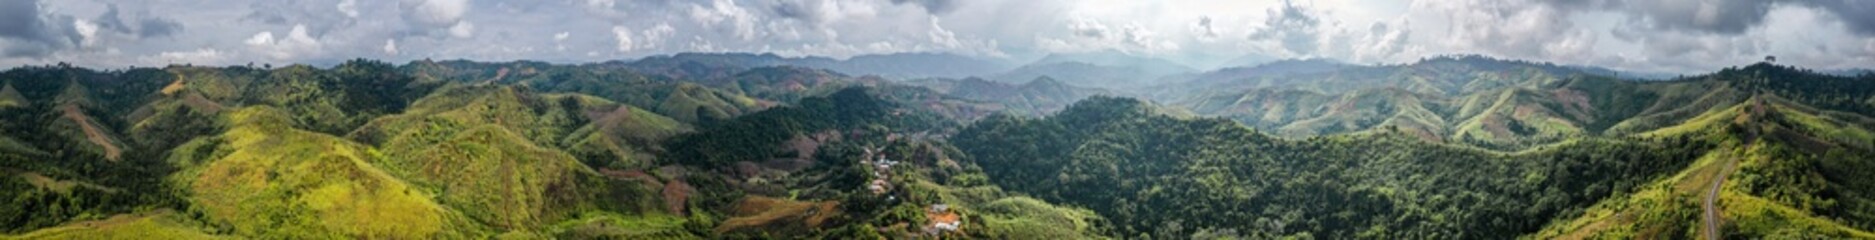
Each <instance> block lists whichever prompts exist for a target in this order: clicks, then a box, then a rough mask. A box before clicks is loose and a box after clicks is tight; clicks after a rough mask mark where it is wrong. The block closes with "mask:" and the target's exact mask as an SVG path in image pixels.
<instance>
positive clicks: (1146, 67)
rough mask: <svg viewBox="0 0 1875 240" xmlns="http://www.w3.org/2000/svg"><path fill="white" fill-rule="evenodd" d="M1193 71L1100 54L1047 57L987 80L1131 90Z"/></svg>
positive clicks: (1158, 61)
mask: <svg viewBox="0 0 1875 240" xmlns="http://www.w3.org/2000/svg"><path fill="white" fill-rule="evenodd" d="M1196 71H1197V70H1195V69H1192V68H1191V67H1187V66H1184V65H1179V64H1178V63H1173V62H1171V61H1167V60H1164V59H1158V58H1149V57H1141V56H1135V55H1130V54H1126V53H1121V52H1116V51H1100V52H1088V53H1059V54H1050V55H1048V56H1046V57H1043V58H1042V59H1040V60H1036V61H1035V62H1033V63H1029V64H1028V65H1023V66H1022V67H1018V68H1016V69H1014V70H1010V71H1009V72H1004V73H1002V74H998V75H996V76H995V77H992V78H991V79H995V80H996V81H1000V82H1005V83H1023V82H1028V81H1029V80H1033V79H1036V78H1039V77H1043V76H1046V77H1050V78H1053V79H1057V80H1059V81H1061V82H1063V83H1066V84H1068V85H1074V86H1081V87H1096V88H1107V89H1132V88H1139V87H1145V86H1151V85H1156V84H1161V83H1163V82H1160V81H1159V79H1160V78H1164V77H1166V76H1172V75H1178V74H1187V73H1192V72H1196Z"/></svg>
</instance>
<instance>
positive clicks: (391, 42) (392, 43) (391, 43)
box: [384, 39, 397, 55]
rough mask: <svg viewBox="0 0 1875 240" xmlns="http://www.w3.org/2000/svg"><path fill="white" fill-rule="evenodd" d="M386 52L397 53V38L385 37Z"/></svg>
mask: <svg viewBox="0 0 1875 240" xmlns="http://www.w3.org/2000/svg"><path fill="white" fill-rule="evenodd" d="M384 53H385V54H390V55H397V39H385V40H384Z"/></svg>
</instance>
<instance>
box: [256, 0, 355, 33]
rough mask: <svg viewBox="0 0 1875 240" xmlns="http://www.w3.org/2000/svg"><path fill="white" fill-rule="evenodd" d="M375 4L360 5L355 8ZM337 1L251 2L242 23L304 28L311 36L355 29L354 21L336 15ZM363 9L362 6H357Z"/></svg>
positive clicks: (342, 14)
mask: <svg viewBox="0 0 1875 240" xmlns="http://www.w3.org/2000/svg"><path fill="white" fill-rule="evenodd" d="M368 2H377V1H360V2H359V4H366V3H368ZM337 3H338V1H331V0H283V1H263V2H254V3H253V4H250V5H249V6H248V8H249V9H252V11H251V12H249V13H248V14H247V15H246V16H243V17H242V20H245V21H253V22H259V23H264V24H268V25H274V26H281V27H287V26H294V25H304V26H306V28H307V30H310V31H311V32H312V33H314V35H322V34H325V33H327V32H331V31H336V30H342V29H345V28H347V27H351V26H352V25H355V23H356V21H354V20H352V19H351V18H350V17H347V16H345V14H344V13H342V12H339V11H338V9H337V7H336V5H337ZM359 8H361V9H364V8H367V7H366V6H359Z"/></svg>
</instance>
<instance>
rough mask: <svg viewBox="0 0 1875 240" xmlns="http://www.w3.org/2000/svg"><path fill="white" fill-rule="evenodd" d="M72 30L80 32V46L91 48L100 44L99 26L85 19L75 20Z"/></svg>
mask: <svg viewBox="0 0 1875 240" xmlns="http://www.w3.org/2000/svg"><path fill="white" fill-rule="evenodd" d="M72 29H73V30H75V31H77V32H78V37H79V45H80V46H87V47H89V46H93V45H97V44H98V24H94V23H91V21H85V20H84V19H74V20H72Z"/></svg>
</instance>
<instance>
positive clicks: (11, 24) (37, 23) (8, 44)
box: [0, 0, 77, 57]
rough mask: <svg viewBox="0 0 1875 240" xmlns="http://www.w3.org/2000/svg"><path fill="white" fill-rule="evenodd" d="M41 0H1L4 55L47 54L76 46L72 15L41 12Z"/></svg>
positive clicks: (0, 39)
mask: <svg viewBox="0 0 1875 240" xmlns="http://www.w3.org/2000/svg"><path fill="white" fill-rule="evenodd" d="M40 10H41V9H40V7H39V1H38V0H0V56H5V57H43V56H45V55H48V54H51V53H52V52H55V51H57V50H59V49H65V48H69V47H72V46H73V45H75V43H76V42H77V39H75V38H76V37H77V34H74V32H73V30H72V28H71V22H72V20H71V19H72V18H71V17H70V16H63V15H51V14H45V13H44V12H40Z"/></svg>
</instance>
